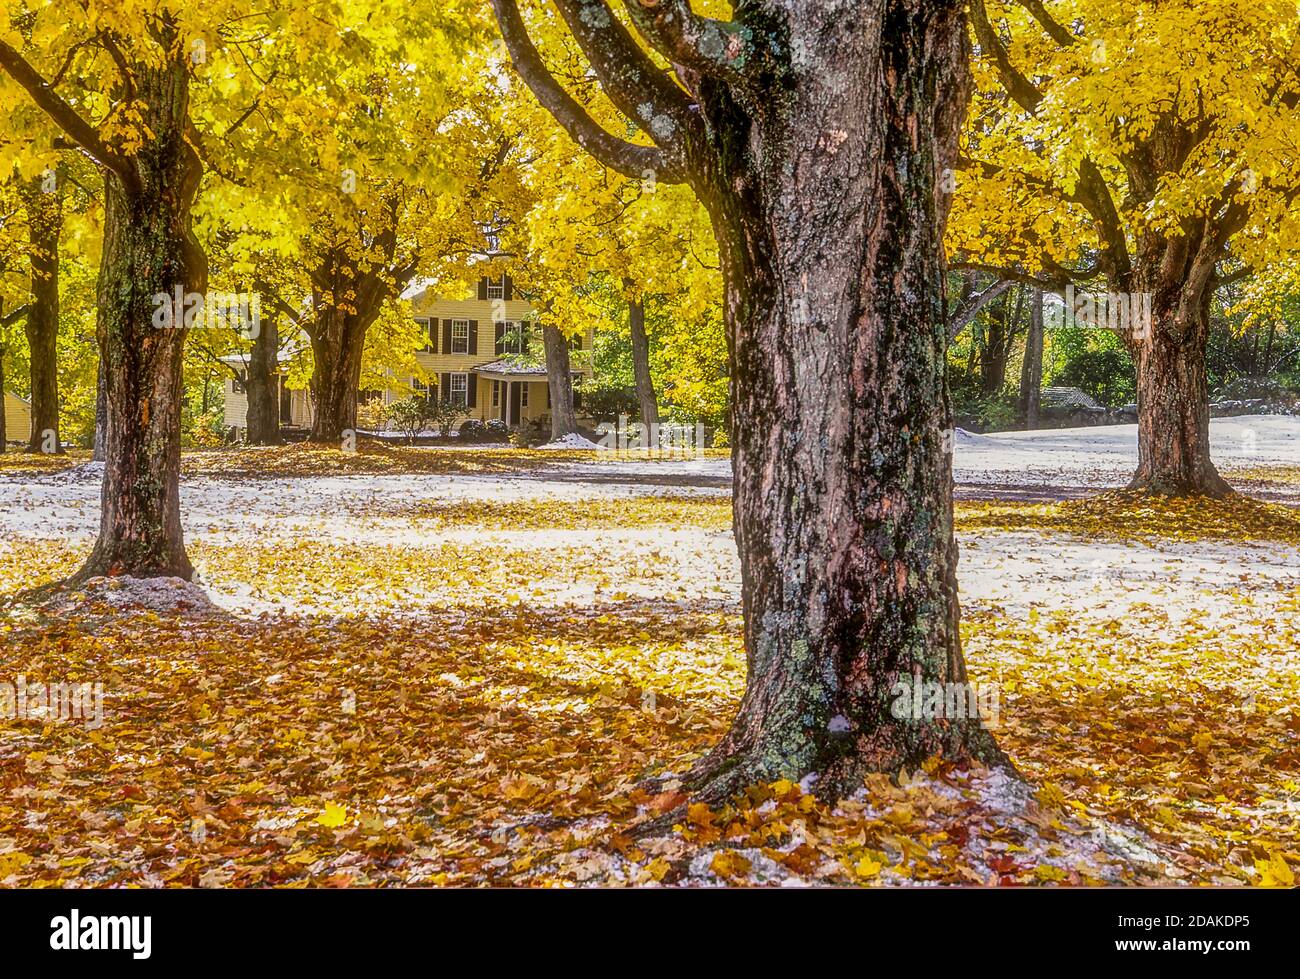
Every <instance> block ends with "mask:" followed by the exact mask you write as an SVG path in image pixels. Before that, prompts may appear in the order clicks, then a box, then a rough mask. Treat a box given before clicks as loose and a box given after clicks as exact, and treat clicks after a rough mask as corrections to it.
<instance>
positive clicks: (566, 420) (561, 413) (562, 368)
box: [542, 325, 578, 441]
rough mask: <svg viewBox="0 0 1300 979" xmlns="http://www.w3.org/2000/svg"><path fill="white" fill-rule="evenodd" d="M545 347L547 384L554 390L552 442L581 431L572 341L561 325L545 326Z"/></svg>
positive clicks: (543, 330)
mask: <svg viewBox="0 0 1300 979" xmlns="http://www.w3.org/2000/svg"><path fill="white" fill-rule="evenodd" d="M542 345H543V346H544V347H545V349H546V383H547V385H548V386H549V387H550V389H551V441H555V440H557V439H562V438H564V436H566V435H572V434H573V433H575V432H576V431H577V430H578V417H577V413H576V412H575V411H574V408H573V369H572V367H571V366H570V364H569V342H568V341H567V340H566V339H565V338H564V334H563V333H561V332H560V329H559V327H555V326H549V325H543V326H542Z"/></svg>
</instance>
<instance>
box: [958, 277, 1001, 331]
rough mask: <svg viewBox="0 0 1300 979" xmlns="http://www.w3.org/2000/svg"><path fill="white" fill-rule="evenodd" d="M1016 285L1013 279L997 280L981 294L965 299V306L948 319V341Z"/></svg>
mask: <svg viewBox="0 0 1300 979" xmlns="http://www.w3.org/2000/svg"><path fill="white" fill-rule="evenodd" d="M1017 284H1018V283H1017V282H1016V281H1015V280H1014V279H999V280H998V281H997V282H995V283H993V285H991V286H989V287H988V288H987V289H985V290H984V291H983V292H978V293H976V294H975V295H973V296H971V297H970V298H969V299H967V300H966V302H965V304H964V305H962V306H961V307H960V308H959V309H958V310H957V311H956V312H955V313H953V314H952V316H951V317H949V319H948V339H949V340H950V341H951V340H955V339H957V334H959V333H961V331H962V330H964V329H966V325H967V324H968V323H970V321H971V320H973V319H974V318H975V317H976V316H978V315H979V314H980V311H981V310H982V309H983V308H984V307H985V306H987V305H988V304H989V303H991V302H993V300H995V299H997V298H998V296H1000V295H1002V294H1003V293H1004V292H1006V291H1007V290H1008V289H1010V288H1011V287H1012V286H1014V285H1017Z"/></svg>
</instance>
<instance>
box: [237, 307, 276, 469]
mask: <svg viewBox="0 0 1300 979" xmlns="http://www.w3.org/2000/svg"><path fill="white" fill-rule="evenodd" d="M278 316H279V313H278V312H274V311H273V312H271V313H270V315H267V316H263V317H262V319H261V322H260V323H259V330H258V333H257V336H255V337H254V338H253V349H252V350H251V351H250V352H249V354H248V382H247V384H246V388H247V390H248V417H247V418H246V419H245V421H246V424H247V428H248V444H249V445H279V444H280V397H279V385H278V384H277V383H276V378H277V377H278V376H279V370H280V361H279V353H280V330H279V323H278Z"/></svg>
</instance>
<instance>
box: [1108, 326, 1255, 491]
mask: <svg viewBox="0 0 1300 979" xmlns="http://www.w3.org/2000/svg"><path fill="white" fill-rule="evenodd" d="M1208 333H1209V327H1208V317H1205V318H1201V319H1200V320H1199V322H1195V323H1192V324H1188V325H1184V326H1178V325H1174V324H1171V323H1169V322H1168V321H1165V322H1162V321H1161V320H1159V319H1157V320H1156V321H1155V322H1154V323H1153V324H1152V329H1151V331H1150V335H1149V336H1148V337H1147V338H1146V339H1145V340H1138V341H1135V342H1134V343H1133V344H1131V349H1132V351H1133V356H1134V360H1135V362H1136V364H1137V403H1138V468H1137V472H1136V473H1135V474H1134V476H1133V479H1132V481H1131V482H1130V483H1129V489H1131V490H1145V491H1147V492H1151V493H1157V494H1161V495H1165V496H1210V497H1216V498H1218V497H1223V496H1227V495H1230V494H1231V493H1232V492H1233V490H1232V487H1231V486H1229V485H1228V483H1227V482H1226V481H1225V480H1224V478H1223V477H1222V476H1220V475H1219V471H1218V470H1217V469H1216V468H1215V466H1214V463H1213V461H1212V460H1211V458H1210V394H1209V381H1208V377H1207V374H1206V365H1205V353H1206V343H1207V337H1208Z"/></svg>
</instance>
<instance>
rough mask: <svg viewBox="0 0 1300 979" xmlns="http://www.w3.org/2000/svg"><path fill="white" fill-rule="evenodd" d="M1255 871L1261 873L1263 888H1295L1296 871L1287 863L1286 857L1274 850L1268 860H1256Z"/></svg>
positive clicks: (1260, 878)
mask: <svg viewBox="0 0 1300 979" xmlns="http://www.w3.org/2000/svg"><path fill="white" fill-rule="evenodd" d="M1255 869H1256V870H1258V871H1259V883H1260V885H1261V886H1263V887H1294V886H1295V871H1293V870H1292V869H1291V868H1290V866H1289V865H1288V864H1287V862H1286V857H1284V856H1282V854H1281V853H1279V852H1277V851H1276V850H1274V851H1273V852H1272V853H1270V854H1269V855H1268V859H1267V860H1256V861H1255Z"/></svg>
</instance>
